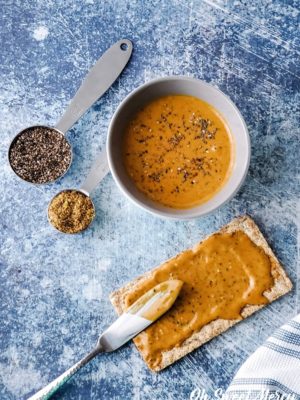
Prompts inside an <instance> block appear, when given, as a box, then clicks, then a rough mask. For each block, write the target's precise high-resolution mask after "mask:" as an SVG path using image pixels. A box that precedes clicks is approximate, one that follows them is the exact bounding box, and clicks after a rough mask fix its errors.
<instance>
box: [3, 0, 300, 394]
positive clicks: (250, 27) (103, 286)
mask: <svg viewBox="0 0 300 400" xmlns="http://www.w3.org/2000/svg"><path fill="white" fill-rule="evenodd" d="M0 5H1V13H0V18H1V21H0V35H1V37H0V43H1V50H0V70H1V79H0V99H1V107H0V132H1V149H0V162H1V168H0V179H1V180H0V185H1V186H0V189H1V200H0V212H1V216H0V223H1V227H0V241H1V259H0V274H1V275H0V305H1V306H0V308H1V327H0V398H1V399H5V400H6V399H7V400H11V399H25V398H26V397H28V395H29V394H32V393H34V391H36V390H37V389H39V388H40V387H41V386H42V385H44V384H46V383H47V382H48V381H49V380H52V379H53V378H55V377H56V376H57V375H58V374H60V373H61V372H63V371H64V369H65V368H67V367H69V366H70V365H72V363H73V362H75V361H77V360H78V359H79V358H80V357H81V356H83V355H84V354H85V353H86V351H88V350H89V349H90V348H91V347H92V346H93V344H94V343H95V341H96V338H97V333H98V332H100V331H101V330H103V329H104V328H105V327H106V326H107V325H108V324H109V323H110V322H111V321H113V319H114V318H115V312H114V310H113V308H112V306H111V304H110V302H109V300H108V295H109V293H110V292H111V291H112V290H114V289H116V288H118V287H119V286H121V285H123V284H124V283H125V282H127V281H129V280H131V279H132V278H134V277H135V276H137V275H139V274H141V273H143V272H144V271H146V270H148V269H150V268H152V267H153V266H155V265H157V264H158V263H160V262H161V261H163V260H165V259H166V258H168V257H170V256H172V255H174V254H175V253H177V252H178V251H180V250H182V249H185V248H187V247H189V246H191V245H192V244H194V243H195V242H197V241H199V240H200V239H201V238H203V237H204V236H205V235H206V234H208V233H210V232H212V231H213V230H215V229H218V228H219V227H220V226H221V225H222V224H224V223H226V222H228V221H230V220H231V219H232V218H233V217H235V216H237V215H240V214H243V213H245V212H247V213H249V214H250V215H251V216H253V217H254V219H255V220H256V221H257V223H258V224H259V226H260V227H261V229H262V231H263V232H264V234H265V235H266V237H267V239H268V240H269V242H270V244H271V246H272V248H273V249H274V251H275V253H276V254H277V256H278V257H279V259H280V261H281V262H282V264H283V265H284V266H285V268H286V270H287V271H288V274H289V276H290V277H291V279H292V281H293V283H294V290H293V292H292V293H290V294H289V295H287V296H284V297H283V298H281V299H280V300H278V301H276V302H275V303H274V304H271V305H270V306H268V307H267V308H265V309H264V310H262V311H261V312H259V313H257V314H256V315H254V316H253V317H251V318H249V319H248V320H246V321H244V322H243V323H241V324H239V325H237V326H236V327H234V328H232V329H231V330H229V331H227V332H226V333H225V334H223V335H221V336H220V337H218V338H216V339H214V340H212V341H211V342H210V343H208V344H206V345H204V346H203V347H202V348H201V349H198V350H197V351H194V352H193V353H192V354H191V355H189V356H187V357H185V358H184V359H183V360H181V361H179V362H177V363H176V365H173V366H172V367H170V368H168V369H166V370H165V371H163V372H162V373H160V374H153V373H151V372H149V370H148V369H147V367H146V366H145V365H144V363H143V361H142V360H141V358H140V356H139V354H138V352H137V350H136V349H135V348H134V346H133V345H132V344H130V345H128V346H127V347H125V348H123V349H122V350H120V351H118V352H117V353H115V354H109V355H103V356H102V357H99V358H98V359H95V360H94V361H93V362H92V363H91V364H90V365H89V366H88V367H86V368H85V369H84V370H82V371H81V372H80V373H79V374H78V375H77V377H76V378H75V379H73V380H72V381H70V383H69V384H67V385H66V387H65V388H64V390H63V391H61V392H60V394H59V396H57V397H56V398H59V399H67V400H71V399H82V400H83V399H84V400H86V399H90V398H91V399H121V400H126V399H134V400H138V399H142V400H148V399H149V400H150V399H162V400H164V399H188V398H189V397H190V393H191V392H192V390H193V389H195V388H196V387H199V388H205V389H206V390H207V391H208V392H212V391H213V390H215V389H216V388H218V387H220V388H225V387H226V386H227V385H228V384H229V382H230V380H231V378H232V377H233V375H234V373H235V371H236V370H237V369H238V368H239V366H240V365H241V363H242V362H243V361H244V360H245V359H246V358H247V357H248V355H249V354H250V353H252V352H253V351H254V349H256V348H257V346H258V345H259V344H260V343H262V342H263V341H264V339H265V338H266V337H267V336H268V335H269V334H270V333H271V332H272V331H273V330H274V328H276V327H278V326H279V325H281V323H283V322H284V321H286V320H287V319H288V318H289V317H291V316H293V315H294V314H296V312H297V311H298V312H299V311H300V302H299V300H300V297H299V293H300V292H299V284H300V277H299V272H298V273H297V221H296V218H297V215H296V213H297V211H296V210H297V208H296V206H297V196H298V195H299V181H297V180H296V176H297V173H298V172H299V171H298V168H297V164H298V158H299V141H298V137H299V124H300V117H299V97H300V96H299V93H300V91H299V89H300V78H299V77H300V67H299V65H300V60H299V54H300V32H299V25H300V13H299V7H300V4H299V1H297V0H294V1H293V0H281V1H280V0H273V1H271V0H254V1H249V2H248V1H244V0H235V1H234V0H227V1H226V0H206V1H201V0H194V1H192V0H189V1H185V2H181V1H177V0H172V1H171V0H169V1H167V0H163V1H141V0H140V1H136V0H135V1H133V0H122V1H121V0H119V1H114V0H107V1H97V0H94V1H93V0H81V1H79V0H77V1H74V0H66V1H64V2H58V1H57V2H55V1H52V0H43V1H42V0H22V1H21V0H14V1H13V0H6V1H4V0H1V2H0ZM121 37H128V38H129V39H131V40H132V41H133V43H134V48H135V50H134V54H133V57H132V60H131V62H130V64H129V65H128V68H127V69H126V71H125V72H124V73H123V75H122V78H121V79H119V80H118V81H117V82H116V83H115V84H114V86H113V87H112V89H111V90H110V91H109V92H108V93H107V94H106V95H105V96H104V97H103V98H102V99H101V100H100V101H98V102H97V103H96V104H95V106H94V107H93V108H92V109H91V110H90V111H89V112H88V113H87V114H86V115H85V116H84V117H83V118H82V119H81V120H80V122H79V123H78V124H77V125H76V126H74V128H73V129H72V130H71V132H70V133H69V139H70V141H71V142H72V144H73V145H74V152H75V157H74V162H73V164H72V167H71V169H70V171H69V173H68V174H67V176H66V177H64V178H63V179H62V180H61V181H60V182H58V183H55V184H52V185H49V186H46V187H35V186H31V185H28V184H26V183H24V182H22V181H21V180H19V179H18V178H17V177H16V176H14V174H13V173H12V172H11V170H10V168H9V166H8V163H7V159H6V154H7V149H8V146H9V143H10V141H11V139H12V138H13V136H14V135H15V133H16V132H18V131H19V130H20V129H22V128H24V127H26V126H28V125H32V124H35V123H41V124H45V123H47V124H54V123H55V122H56V121H57V120H58V118H59V116H60V115H61V113H62V111H63V110H64V109H65V107H66V106H67V104H68V102H69V100H70V98H71V97H72V95H73V94H74V93H75V91H76V88H77V87H78V86H79V84H80V82H81V80H82V78H83V77H84V75H85V74H86V72H87V70H88V69H89V67H90V66H91V65H92V64H93V63H94V62H95V61H96V60H97V58H98V57H99V56H100V54H101V53H102V52H103V51H104V50H105V49H106V48H107V47H109V46H110V45H111V44H112V43H113V42H115V41H116V40H118V39H119V38H121ZM170 74H182V75H183V74H184V75H191V76H195V77H198V78H201V79H204V80H206V81H208V82H211V83H212V84H213V85H215V86H217V87H219V88H220V89H221V90H223V91H224V92H225V93H226V94H228V95H229V96H230V97H231V99H232V100H233V101H234V102H235V103H236V104H237V106H238V107H239V108H240V110H241V112H242V114H243V115H244V117H245V120H246V122H247V124H248V127H249V131H250V135H251V140H252V158H251V166H250V171H249V174H248V177H247V179H246V182H245V184H244V186H243V187H242V189H241V190H240V192H239V193H238V195H237V196H236V197H235V198H234V199H233V200H232V201H231V202H230V203H229V204H227V205H226V206H224V207H222V208H221V209H220V210H218V211H217V212H215V213H214V214H212V215H210V216H206V217H204V218H200V219H197V220H194V221H188V222H176V221H165V220H161V219H158V218H156V217H154V216H151V215H148V214H145V213H144V212H143V211H141V210H139V209H137V208H136V207H135V206H134V205H132V204H131V203H129V202H128V201H127V200H126V199H125V198H124V197H123V195H122V194H121V193H120V192H119V190H118V189H117V188H116V185H115V184H114V182H113V180H112V177H111V176H110V175H108V176H107V177H106V178H105V180H104V181H103V184H102V185H101V186H99V187H98V189H97V190H96V191H95V192H94V193H93V199H94V201H95V204H96V207H97V217H96V221H95V223H94V224H93V225H92V228H91V229H89V230H87V231H86V232H85V233H83V234H81V235H77V236H64V235H62V234H59V233H58V232H56V231H54V230H53V229H52V228H51V227H50V226H49V224H48V222H47V217H46V207H47V204H48V202H49V200H50V199H51V197H52V196H53V195H54V194H55V193H56V192H57V191H58V190H60V189H61V188H64V187H74V186H76V185H78V184H79V183H80V182H81V181H82V179H83V177H84V176H85V175H86V173H87V171H88V169H89V167H90V165H91V163H92V160H93V159H94V157H95V156H96V154H97V153H98V152H99V150H100V148H101V147H103V144H104V142H105V137H106V131H107V126H108V123H109V121H110V118H111V116H112V114H113V112H114V110H115V108H116V107H117V105H118V104H119V102H120V101H121V100H122V99H123V98H124V97H125V96H126V95H127V94H128V93H129V92H130V91H131V90H132V89H134V88H136V87H137V86H138V85H140V84H141V83H143V82H145V81H147V80H149V79H151V78H154V77H160V76H165V75H170ZM298 166H299V164H298ZM297 280H298V281H297Z"/></svg>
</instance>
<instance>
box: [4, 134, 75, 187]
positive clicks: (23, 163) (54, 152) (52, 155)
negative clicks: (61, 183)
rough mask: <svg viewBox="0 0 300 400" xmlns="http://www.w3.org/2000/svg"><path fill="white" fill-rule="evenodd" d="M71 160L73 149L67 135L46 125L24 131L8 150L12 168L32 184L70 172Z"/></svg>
mask: <svg viewBox="0 0 300 400" xmlns="http://www.w3.org/2000/svg"><path fill="white" fill-rule="evenodd" d="M71 159H72V151H71V146H70V145H69V143H68V141H67V140H66V139H65V137H64V135H63V134H62V133H60V132H59V131H57V130H56V129H53V128H48V127H46V126H45V127H44V126H34V127H31V128H28V129H25V130H24V131H22V132H21V133H20V134H19V135H18V136H17V137H16V139H15V140H14V141H13V142H12V144H11V147H10V150H9V162H10V165H11V166H12V169H13V170H14V172H15V173H16V174H17V175H18V176H19V177H20V178H22V179H24V180H25V181H28V182H31V183H48V182H52V181H54V180H55V179H57V178H59V177H60V176H62V175H63V174H64V173H65V172H66V171H67V169H68V168H69V165H70V163H71Z"/></svg>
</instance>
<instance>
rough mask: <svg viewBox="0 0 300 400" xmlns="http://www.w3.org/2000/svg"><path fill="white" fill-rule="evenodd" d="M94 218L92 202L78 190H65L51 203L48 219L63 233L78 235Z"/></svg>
mask: <svg viewBox="0 0 300 400" xmlns="http://www.w3.org/2000/svg"><path fill="white" fill-rule="evenodd" d="M94 217H95V209H94V205H93V202H92V200H91V199H90V198H89V197H88V196H87V195H85V194H84V193H82V192H80V191H78V190H65V191H63V192H60V193H58V195H56V196H55V197H54V198H53V200H52V201H51V203H50V205H49V209H48V218H49V221H50V222H51V224H52V225H53V226H54V227H55V228H56V229H58V230H59V231H61V232H63V233H78V232H81V231H83V230H84V229H86V228H87V227H88V226H89V224H90V223H91V222H92V221H93V219H94Z"/></svg>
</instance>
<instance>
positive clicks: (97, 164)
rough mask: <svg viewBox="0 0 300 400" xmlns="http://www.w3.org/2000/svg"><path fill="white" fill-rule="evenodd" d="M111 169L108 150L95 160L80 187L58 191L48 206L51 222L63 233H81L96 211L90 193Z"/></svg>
mask: <svg viewBox="0 0 300 400" xmlns="http://www.w3.org/2000/svg"><path fill="white" fill-rule="evenodd" d="M108 171H109V166H108V162H107V156H106V150H103V151H102V152H101V153H100V154H99V156H98V157H97V159H96V160H95V161H94V164H93V165H92V168H91V170H90V172H89V174H88V176H87V177H86V179H85V180H84V182H83V183H82V185H81V187H80V188H79V189H66V190H62V191H61V192H59V193H57V195H55V196H54V197H53V199H52V200H51V202H50V204H49V207H48V220H49V222H50V223H51V224H52V225H53V226H54V228H56V229H57V230H59V231H60V232H63V233H79V232H81V231H83V230H85V229H86V228H87V227H88V226H89V225H90V223H91V222H92V221H93V219H94V217H95V215H96V211H95V206H94V203H93V201H92V200H91V198H90V193H91V192H92V190H94V189H95V188H96V186H97V185H98V184H99V183H100V182H101V181H102V179H103V178H104V177H105V175H106V174H107V173H108Z"/></svg>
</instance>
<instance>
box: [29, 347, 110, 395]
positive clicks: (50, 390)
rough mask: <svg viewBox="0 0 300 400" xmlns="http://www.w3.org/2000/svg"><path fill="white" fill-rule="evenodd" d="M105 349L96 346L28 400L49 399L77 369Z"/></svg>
mask: <svg viewBox="0 0 300 400" xmlns="http://www.w3.org/2000/svg"><path fill="white" fill-rule="evenodd" d="M103 351H104V350H103V349H102V347H96V348H95V349H94V350H92V351H91V352H90V353H89V354H87V355H86V356H85V357H84V358H82V359H81V360H80V361H78V362H77V363H76V364H74V365H73V366H72V367H71V368H69V369H68V370H67V371H65V372H64V373H63V374H61V375H60V376H59V377H58V378H56V379H54V380H53V381H52V382H50V383H49V384H48V385H47V386H45V387H44V388H43V389H41V390H39V391H38V392H37V393H36V394H34V395H33V396H31V397H29V398H28V400H48V399H50V397H51V396H53V395H54V393H56V392H57V391H58V389H60V388H61V387H62V386H63V385H64V384H65V383H66V382H67V381H68V380H69V379H70V378H71V377H72V376H73V375H74V374H76V372H77V371H79V370H80V369H81V368H82V367H84V366H85V365H86V364H87V363H88V362H89V361H91V360H92V359H93V358H94V357H96V356H97V355H98V354H99V353H102V352H103Z"/></svg>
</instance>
